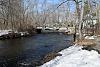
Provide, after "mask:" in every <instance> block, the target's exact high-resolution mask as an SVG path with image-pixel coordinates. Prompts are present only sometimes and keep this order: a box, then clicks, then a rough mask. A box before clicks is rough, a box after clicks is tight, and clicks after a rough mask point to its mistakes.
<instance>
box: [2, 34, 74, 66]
mask: <svg viewBox="0 0 100 67" xmlns="http://www.w3.org/2000/svg"><path fill="white" fill-rule="evenodd" d="M71 41H72V35H64V34H58V33H50V34H37V35H34V36H32V37H24V38H17V39H11V40H0V67H35V66H36V65H41V64H42V63H41V61H42V59H43V57H44V56H45V55H46V54H48V53H50V52H58V51H60V50H62V49H64V48H67V47H69V46H71Z"/></svg>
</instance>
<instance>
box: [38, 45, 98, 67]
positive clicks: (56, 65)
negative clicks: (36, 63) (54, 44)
mask: <svg viewBox="0 0 100 67" xmlns="http://www.w3.org/2000/svg"><path fill="white" fill-rule="evenodd" d="M59 53H60V54H62V56H57V57H56V58H55V59H53V60H51V61H49V62H47V63H45V64H43V65H42V66H40V67H100V54H98V52H96V51H94V50H92V51H88V50H82V46H76V45H75V46H71V47H69V48H67V49H64V50H62V51H61V52H59Z"/></svg>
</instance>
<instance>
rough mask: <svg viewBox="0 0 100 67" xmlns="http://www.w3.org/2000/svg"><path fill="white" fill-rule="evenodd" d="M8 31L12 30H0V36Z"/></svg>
mask: <svg viewBox="0 0 100 67" xmlns="http://www.w3.org/2000/svg"><path fill="white" fill-rule="evenodd" d="M9 31H12V30H0V36H2V35H6V34H8V33H9Z"/></svg>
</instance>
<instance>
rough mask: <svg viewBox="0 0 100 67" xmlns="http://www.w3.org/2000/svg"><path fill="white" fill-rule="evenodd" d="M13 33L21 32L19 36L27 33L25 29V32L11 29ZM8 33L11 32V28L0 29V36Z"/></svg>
mask: <svg viewBox="0 0 100 67" xmlns="http://www.w3.org/2000/svg"><path fill="white" fill-rule="evenodd" d="M13 32H14V33H19V34H21V36H24V35H28V34H29V33H28V32H27V31H26V32H18V31H13ZM9 33H12V30H0V36H2V35H6V34H9Z"/></svg>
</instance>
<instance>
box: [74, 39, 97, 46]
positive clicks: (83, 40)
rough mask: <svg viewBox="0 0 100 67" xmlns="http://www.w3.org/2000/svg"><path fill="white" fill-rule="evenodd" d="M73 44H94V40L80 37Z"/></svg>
mask: <svg viewBox="0 0 100 67" xmlns="http://www.w3.org/2000/svg"><path fill="white" fill-rule="evenodd" d="M75 44H77V45H81V46H95V45H96V43H95V40H89V39H81V40H76V42H75Z"/></svg>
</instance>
